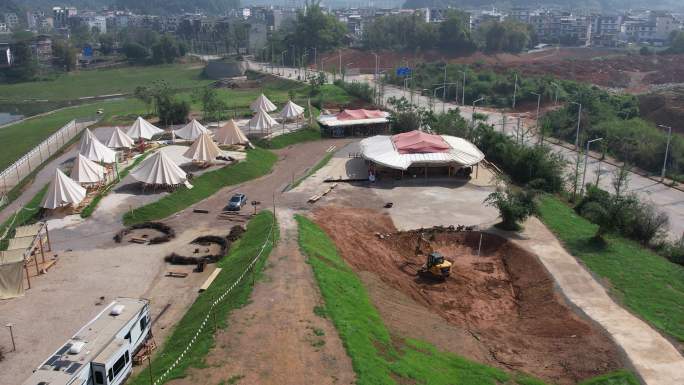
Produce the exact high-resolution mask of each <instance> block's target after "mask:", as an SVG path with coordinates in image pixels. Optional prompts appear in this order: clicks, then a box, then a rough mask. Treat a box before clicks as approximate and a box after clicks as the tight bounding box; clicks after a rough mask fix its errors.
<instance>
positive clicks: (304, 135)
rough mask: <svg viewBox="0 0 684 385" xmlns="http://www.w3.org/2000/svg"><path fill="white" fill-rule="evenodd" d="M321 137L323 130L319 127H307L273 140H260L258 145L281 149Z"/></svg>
mask: <svg viewBox="0 0 684 385" xmlns="http://www.w3.org/2000/svg"><path fill="white" fill-rule="evenodd" d="M320 139H321V131H320V130H319V129H317V128H316V129H314V128H309V127H305V128H302V129H301V130H297V131H294V132H288V133H287V134H283V135H278V136H276V137H275V138H273V139H271V140H259V141H257V143H256V144H257V145H258V146H261V147H265V148H272V149H281V148H285V147H288V146H291V145H293V144H297V143H304V142H313V141H315V140H320Z"/></svg>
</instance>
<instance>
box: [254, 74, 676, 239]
mask: <svg viewBox="0 0 684 385" xmlns="http://www.w3.org/2000/svg"><path fill="white" fill-rule="evenodd" d="M255 69H261V67H259V66H258V65H255ZM276 70H277V71H280V72H281V73H282V74H283V77H285V78H289V79H294V80H297V79H298V76H301V77H303V71H298V70H297V69H293V68H285V69H283V68H278V69H276ZM266 71H267V72H270V69H269V68H267V69H266ZM328 78H329V79H332V75H328ZM347 80H348V81H359V82H365V83H368V84H370V85H373V76H372V75H354V76H347ZM402 96H403V97H406V98H407V99H411V93H410V92H407V91H406V90H403V89H402V88H400V87H396V86H392V85H385V92H384V95H383V103H384V104H387V100H388V99H389V98H390V97H395V98H400V97H402ZM412 98H413V103H414V104H416V105H419V106H421V107H426V108H430V98H428V97H425V96H421V95H418V94H417V93H413V97H412ZM456 107H458V105H456V104H454V103H442V102H441V101H439V100H436V101H435V102H434V103H433V105H432V108H433V109H434V111H438V112H441V111H443V110H449V109H451V108H456ZM472 112H473V108H472V105H471V106H466V107H461V115H462V116H463V117H464V118H465V119H467V120H471V119H472ZM475 112H477V113H480V114H484V115H486V116H487V122H489V123H490V124H493V125H494V126H495V127H497V128H501V127H502V121H503V119H504V114H502V113H501V112H499V111H495V110H492V109H482V108H476V109H475ZM520 115H525V114H517V115H515V116H514V115H511V114H506V124H504V125H503V128H504V130H505V132H506V133H508V134H510V135H513V136H514V135H515V131H516V126H517V118H516V116H520ZM530 117H532V118H533V116H530ZM521 124H522V127H523V128H522V131H525V130H527V129H528V128H529V127H528V126H526V125H525V122H524V121H522V123H521ZM537 140H538V137H536V136H535V135H534V134H533V133H530V134H529V135H528V136H526V137H525V142H529V143H536V142H537ZM549 145H550V146H551V148H552V149H553V151H554V152H556V153H559V154H561V155H562V156H563V157H564V158H565V159H566V160H567V161H568V165H567V172H568V173H569V174H570V173H573V172H574V167H575V163H574V161H575V159H576V157H577V153H576V152H575V151H573V150H571V149H568V148H566V147H564V146H559V145H556V144H549ZM587 163H588V167H587V172H586V181H587V182H590V181H596V172H597V171H598V170H599V167H600V174H601V177H600V178H599V185H600V186H601V187H602V188H604V189H606V190H608V191H613V188H612V184H611V182H612V180H613V172H614V171H615V169H616V168H617V167H615V166H612V165H610V164H607V163H605V162H599V161H598V160H597V159H595V158H594V159H592V158H590V159H589V162H587ZM625 191H627V192H633V193H635V194H636V195H637V196H638V197H639V198H640V199H642V200H643V201H646V202H652V203H653V204H654V205H655V206H656V207H657V208H659V209H660V210H662V211H663V212H665V213H666V214H667V215H668V216H669V218H670V228H669V231H668V236H669V238H671V239H680V238H681V237H682V236H683V235H684V192H682V191H679V190H676V189H673V188H670V187H667V186H665V185H663V184H662V183H658V182H656V181H654V180H652V179H649V178H646V177H643V176H641V175H639V174H635V173H630V178H629V184H628V187H627V189H626V190H625Z"/></svg>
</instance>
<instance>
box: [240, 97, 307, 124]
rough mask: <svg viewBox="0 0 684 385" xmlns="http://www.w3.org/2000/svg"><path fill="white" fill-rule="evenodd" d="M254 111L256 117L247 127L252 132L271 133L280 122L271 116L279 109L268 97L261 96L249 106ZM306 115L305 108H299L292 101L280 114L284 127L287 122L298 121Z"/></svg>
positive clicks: (289, 101) (288, 102)
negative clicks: (270, 113) (271, 113)
mask: <svg viewBox="0 0 684 385" xmlns="http://www.w3.org/2000/svg"><path fill="white" fill-rule="evenodd" d="M249 107H250V108H251V109H252V111H254V116H253V117H252V119H250V120H249V123H248V124H247V126H248V127H249V129H250V130H251V131H262V132H264V131H271V130H272V128H273V126H275V125H277V124H278V122H277V121H276V120H275V119H273V118H272V117H271V115H269V112H273V111H275V110H277V109H278V108H277V107H276V106H275V104H273V103H272V102H271V101H270V100H268V98H267V97H266V95H264V94H261V95H259V97H258V98H257V99H256V100H255V101H254V102H252V104H251V105H250V106H249ZM303 114H304V107H301V106H298V105H297V104H295V103H294V102H293V101H292V100H288V101H287V103H286V104H285V106H284V107H283V109H282V110H281V111H280V113H279V114H278V115H279V117H280V118H281V119H282V122H283V126H284V125H285V122H286V121H291V120H297V119H299V118H300V117H301V116H302V115H303Z"/></svg>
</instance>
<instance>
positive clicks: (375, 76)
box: [371, 52, 378, 103]
mask: <svg viewBox="0 0 684 385" xmlns="http://www.w3.org/2000/svg"><path fill="white" fill-rule="evenodd" d="M371 53H372V54H373V56H375V71H374V72H373V98H374V99H375V102H376V103H377V102H378V101H377V98H378V54H377V53H375V52H371Z"/></svg>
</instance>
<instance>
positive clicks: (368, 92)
mask: <svg viewBox="0 0 684 385" xmlns="http://www.w3.org/2000/svg"><path fill="white" fill-rule="evenodd" d="M334 84H335V85H336V86H338V87H340V88H342V89H343V90H345V91H346V92H347V93H348V94H349V95H352V96H354V97H356V98H359V99H361V100H363V101H365V102H368V103H373V99H374V98H373V94H374V92H373V88H372V87H371V86H369V85H368V84H367V83H358V82H352V83H349V82H345V81H342V80H340V79H337V80H335V82H334Z"/></svg>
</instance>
